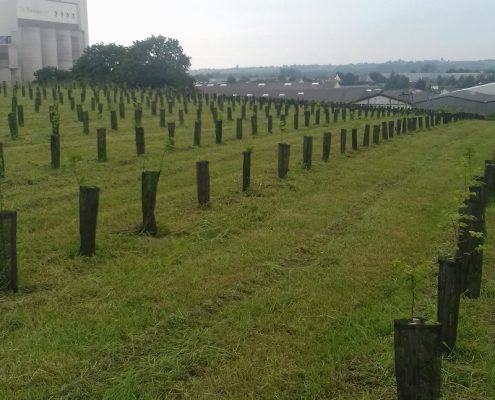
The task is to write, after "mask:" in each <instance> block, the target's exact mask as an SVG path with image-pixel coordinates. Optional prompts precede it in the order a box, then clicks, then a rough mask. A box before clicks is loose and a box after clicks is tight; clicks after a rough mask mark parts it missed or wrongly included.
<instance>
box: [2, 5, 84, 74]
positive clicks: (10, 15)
mask: <svg viewBox="0 0 495 400" xmlns="http://www.w3.org/2000/svg"><path fill="white" fill-rule="evenodd" d="M88 44H89V40H88V13H87V0H64V1H61V0H0V82H2V81H6V82H7V83H9V84H10V83H14V82H17V81H32V80H33V79H34V72H35V71H37V70H39V69H41V68H44V67H57V68H60V69H64V70H67V69H70V68H72V66H73V64H74V61H75V60H77V59H78V58H79V57H80V56H81V55H82V53H83V51H84V49H85V48H86V47H87V46H88Z"/></svg>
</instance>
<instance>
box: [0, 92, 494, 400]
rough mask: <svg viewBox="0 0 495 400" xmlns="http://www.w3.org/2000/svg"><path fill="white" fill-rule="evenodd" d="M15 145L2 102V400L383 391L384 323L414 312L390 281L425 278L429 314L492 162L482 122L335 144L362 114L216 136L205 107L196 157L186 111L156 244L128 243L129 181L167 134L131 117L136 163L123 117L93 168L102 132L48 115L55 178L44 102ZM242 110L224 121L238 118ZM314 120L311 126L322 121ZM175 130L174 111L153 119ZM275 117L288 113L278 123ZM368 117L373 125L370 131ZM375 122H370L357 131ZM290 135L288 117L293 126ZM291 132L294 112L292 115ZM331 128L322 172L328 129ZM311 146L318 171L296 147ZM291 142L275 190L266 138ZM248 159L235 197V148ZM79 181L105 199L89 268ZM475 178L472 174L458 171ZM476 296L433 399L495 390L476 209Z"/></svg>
mask: <svg viewBox="0 0 495 400" xmlns="http://www.w3.org/2000/svg"><path fill="white" fill-rule="evenodd" d="M21 102H24V104H25V109H26V110H25V113H26V127H25V128H23V129H21V130H20V136H19V139H18V140H16V141H13V140H11V139H10V137H9V134H8V128H7V123H6V121H7V110H8V108H9V107H10V99H9V98H4V97H0V121H1V126H2V130H1V135H2V141H3V143H4V153H5V164H6V179H5V182H4V183H3V185H2V193H3V197H4V200H3V201H4V208H6V209H15V210H17V211H18V224H19V227H18V251H19V269H20V292H19V293H18V294H16V295H13V294H9V293H0V315H1V317H0V338H1V340H0V398H1V399H106V400H107V399H108V400H109V399H116V400H117V399H118V400H127V399H129V400H130V399H140V400H150V399H394V397H395V380H394V368H393V320H394V319H397V318H403V317H408V316H410V299H411V292H410V290H408V288H407V282H406V278H405V275H404V270H406V269H407V267H408V266H410V267H414V268H418V269H422V270H425V271H426V277H425V279H424V280H423V281H421V282H420V284H419V288H418V301H417V309H416V314H418V315H422V316H425V317H427V318H429V319H434V318H435V304H436V303H435V302H436V298H435V287H436V265H435V260H436V258H437V257H438V256H439V255H443V254H452V253H453V246H454V243H455V236H454V227H453V219H454V217H455V213H456V211H457V209H458V206H459V203H460V201H461V199H462V196H463V193H464V190H465V176H466V167H465V154H466V153H467V152H469V153H470V154H472V165H473V167H474V171H473V173H474V172H476V171H481V167H482V165H483V161H484V160H485V159H488V158H492V157H493V150H494V149H495V125H494V123H493V122H483V121H477V122H460V123H457V124H453V125H449V126H441V127H437V128H435V129H433V130H431V131H422V132H418V133H415V134H408V135H403V136H401V137H398V138H394V139H392V140H390V141H388V142H386V143H382V144H380V145H379V146H372V147H370V148H369V149H366V150H362V149H361V150H360V151H357V152H349V153H348V154H347V155H346V156H342V155H340V154H339V152H338V146H337V142H336V140H337V138H338V135H337V133H338V132H340V128H349V129H350V128H353V127H356V128H358V129H359V142H360V143H361V142H362V134H363V128H364V124H365V123H366V122H365V121H363V120H355V121H348V122H347V123H338V124H333V123H331V124H330V127H328V128H327V127H325V126H311V127H310V128H301V129H300V130H299V131H297V132H292V131H290V130H289V131H288V132H284V133H282V132H280V129H279V127H278V120H277V119H276V118H274V126H275V132H274V133H273V134H272V135H269V134H267V133H266V129H265V128H264V125H263V127H262V123H261V118H260V131H259V135H258V136H257V137H253V136H251V135H250V134H249V132H250V128H249V124H248V122H246V123H245V125H244V136H245V138H244V139H243V140H242V141H236V140H234V139H233V138H234V137H235V132H234V123H226V122H225V129H224V138H225V142H224V144H223V145H221V146H218V145H215V144H214V130H213V125H212V123H211V118H210V116H209V111H208V110H207V107H205V110H204V124H203V146H202V147H200V148H193V147H192V146H191V144H192V137H193V115H194V114H195V112H194V109H193V108H192V107H191V109H190V111H189V115H188V116H187V119H186V124H185V126H184V127H180V128H178V130H177V132H176V143H175V149H174V150H172V149H169V150H168V151H167V152H166V154H165V158H164V163H163V170H162V175H161V179H160V184H159V187H158V198H157V207H156V216H157V220H158V229H159V235H158V238H150V237H142V236H138V235H136V233H135V232H136V230H137V228H138V226H139V223H140V221H141V200H140V190H141V183H140V178H141V171H142V170H143V168H145V169H157V168H159V165H160V159H161V156H162V152H163V149H164V148H165V145H166V143H167V133H166V131H165V129H164V128H159V127H158V126H159V124H158V118H157V117H152V116H151V115H150V112H149V110H147V109H145V111H144V115H145V118H144V128H145V132H146V148H147V156H146V157H144V158H143V157H141V158H137V157H136V155H135V154H136V150H135V142H134V132H133V124H132V118H131V115H132V109H131V108H130V107H128V109H127V114H128V118H127V119H126V120H125V121H122V120H121V121H119V124H120V125H119V131H118V132H112V131H110V130H109V131H108V139H107V140H108V144H107V146H108V156H109V161H108V162H107V163H98V162H97V161H96V137H95V136H96V135H95V131H96V128H98V127H100V126H105V125H107V122H109V118H108V114H107V112H105V114H104V119H103V120H101V121H96V114H94V113H91V134H90V135H84V134H83V133H82V125H81V124H80V123H78V122H77V121H76V118H75V114H74V113H72V112H70V110H69V108H68V106H67V104H66V105H64V106H61V110H62V111H61V113H62V124H61V141H62V168H61V169H60V170H53V169H52V168H51V167H50V153H49V136H50V124H49V120H48V104H49V103H47V102H45V103H44V104H43V107H42V112H41V113H40V114H38V115H36V114H34V113H33V106H32V104H31V103H30V102H29V101H27V100H25V99H24V100H23V99H21ZM238 112H239V109H237V110H236V113H238ZM322 117H323V116H322ZM167 118H168V120H170V116H167ZM288 121H291V119H290V118H289V119H288ZM379 121H381V119H380V120H378V119H375V120H371V123H372V124H373V123H378V122H379ZM368 123H370V121H368ZM288 125H291V124H288ZM301 125H302V118H301ZM326 130H330V131H331V132H333V133H334V143H333V145H332V147H333V148H332V156H331V160H330V162H329V163H323V162H321V161H319V159H320V157H321V155H320V154H321V153H320V149H321V143H322V134H323V132H324V131H326ZM304 134H313V135H315V151H314V153H315V161H314V166H313V169H312V170H310V171H308V170H305V169H304V168H303V167H302V164H301V159H302V140H303V139H302V138H303V135H304ZM281 140H283V141H285V142H287V143H290V144H291V145H292V150H291V153H292V154H291V171H290V172H289V176H288V178H287V179H285V180H279V179H277V175H276V171H277V143H278V142H280V141H281ZM247 148H251V149H252V151H253V168H252V189H251V191H250V192H249V193H247V194H243V193H241V190H240V189H241V167H242V152H243V151H245V150H246V149H247ZM72 156H80V157H81V158H82V161H81V162H80V163H78V166H77V174H78V176H79V177H80V178H84V183H85V184H88V185H96V186H98V187H100V188H101V197H100V213H99V219H98V233H97V256H96V257H94V258H90V259H83V258H80V257H78V256H77V253H78V250H79V236H78V229H79V221H78V217H79V214H78V212H79V211H78V184H77V180H76V177H75V176H74V171H73V169H72V168H71V165H70V162H69V159H70V157H72ZM203 159H207V160H209V161H210V171H211V175H212V176H211V187H212V203H211V206H210V207H209V208H207V209H199V208H198V207H197V200H196V186H195V185H196V182H195V162H196V161H199V160H203ZM468 173H469V171H468ZM488 228H489V231H490V232H489V239H488V244H487V250H486V263H485V276H484V282H483V285H484V288H483V294H482V298H481V299H480V300H476V301H472V300H463V301H462V309H461V326H460V331H459V341H458V345H459V348H458V351H457V353H456V354H455V356H454V357H452V359H450V360H446V361H445V362H444V365H443V368H444V371H443V377H444V383H443V393H444V396H445V399H459V400H460V399H463V400H467V399H469V400H475V399H493V398H495V383H494V382H495V363H494V362H493V360H494V359H495V327H494V323H495V320H494V316H495V314H494V311H493V309H494V306H495V279H494V278H495V273H494V271H493V268H492V266H493V262H494V259H495V250H494V249H493V248H492V244H493V233H494V232H495V211H494V210H493V209H490V211H489V217H488Z"/></svg>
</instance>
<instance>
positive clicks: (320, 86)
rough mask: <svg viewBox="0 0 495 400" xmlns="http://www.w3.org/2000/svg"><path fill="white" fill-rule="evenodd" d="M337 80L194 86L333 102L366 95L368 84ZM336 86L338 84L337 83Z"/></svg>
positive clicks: (208, 90) (221, 91) (204, 89)
mask: <svg viewBox="0 0 495 400" xmlns="http://www.w3.org/2000/svg"><path fill="white" fill-rule="evenodd" d="M336 84H337V82H335V81H333V82H318V83H317V82H315V83H298V82H293V83H280V82H270V83H266V84H263V83H261V84H260V83H235V84H220V85H218V84H202V85H201V86H199V85H196V88H197V89H198V90H200V91H201V92H203V93H208V94H223V95H226V96H233V95H237V96H242V97H244V96H248V95H252V96H255V97H262V96H265V97H267V96H269V97H271V98H288V99H297V98H299V99H304V100H309V101H328V102H335V103H340V102H342V103H352V102H356V101H358V100H359V99H361V98H362V97H364V96H365V95H366V90H367V89H369V87H368V86H348V87H336ZM337 86H338V85H337Z"/></svg>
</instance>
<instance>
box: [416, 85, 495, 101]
mask: <svg viewBox="0 0 495 400" xmlns="http://www.w3.org/2000/svg"><path fill="white" fill-rule="evenodd" d="M449 97H452V98H457V99H462V100H466V101H472V102H477V103H492V102H495V83H489V84H486V85H480V86H474V87H471V88H467V89H461V90H455V91H453V92H447V93H442V94H440V95H438V96H435V97H434V98H433V99H429V100H434V99H441V98H449ZM424 101H426V99H425V100H424Z"/></svg>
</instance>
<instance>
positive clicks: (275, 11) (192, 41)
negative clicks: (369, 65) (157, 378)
mask: <svg viewBox="0 0 495 400" xmlns="http://www.w3.org/2000/svg"><path fill="white" fill-rule="evenodd" d="M88 7H89V25H90V27H89V35H90V42H91V43H99V42H104V43H111V42H115V43H118V44H124V45H128V44H131V43H132V42H133V41H134V40H137V39H144V38H146V37H148V36H150V35H152V34H154V35H160V34H161V35H163V36H167V37H172V38H176V39H178V40H179V41H180V43H181V45H182V47H183V48H184V52H185V53H186V54H187V55H188V56H190V57H191V58H192V67H193V68H194V69H197V68H223V67H234V66H236V65H239V66H241V67H248V66H269V65H290V64H347V63H357V62H383V61H388V60H397V59H403V60H424V59H440V58H442V57H443V58H444V59H449V60H464V59H466V60H474V59H487V58H490V59H493V58H495V45H494V41H495V24H494V19H493V18H494V15H495V0H467V1H466V0H138V1H129V2H127V1H126V2H124V1H122V0H88Z"/></svg>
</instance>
